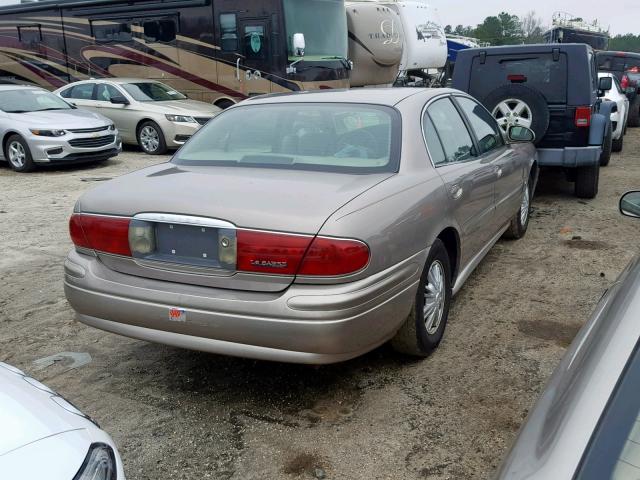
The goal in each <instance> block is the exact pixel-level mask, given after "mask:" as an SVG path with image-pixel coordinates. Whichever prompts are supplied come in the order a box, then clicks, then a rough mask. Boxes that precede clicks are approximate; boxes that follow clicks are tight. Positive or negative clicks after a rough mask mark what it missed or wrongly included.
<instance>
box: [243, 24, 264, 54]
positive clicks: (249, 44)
mask: <svg viewBox="0 0 640 480" xmlns="http://www.w3.org/2000/svg"><path fill="white" fill-rule="evenodd" d="M264 41H265V36H264V26H262V25H246V26H245V27H244V56H245V57H247V59H252V60H263V59H264V58H266V56H267V55H266V50H265V48H264V47H265V44H264Z"/></svg>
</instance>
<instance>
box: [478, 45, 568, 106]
mask: <svg viewBox="0 0 640 480" xmlns="http://www.w3.org/2000/svg"><path fill="white" fill-rule="evenodd" d="M514 83H515V84H520V85H524V86H526V87H529V88H533V89H534V90H537V91H539V92H540V93H542V94H543V95H544V96H545V98H546V99H547V101H548V102H549V103H555V104H566V103H567V56H566V54H564V53H560V56H559V57H558V60H557V61H556V60H554V59H553V55H552V54H551V53H542V54H520V55H487V56H486V57H485V60H484V62H483V61H482V59H481V57H480V56H476V57H475V58H474V59H473V63H472V68H471V81H470V85H471V88H470V92H469V93H470V94H471V95H472V96H474V97H476V98H477V99H479V100H482V99H484V98H486V97H487V95H489V93H491V92H492V91H493V90H495V89H496V88H498V87H499V86H501V85H511V84H514Z"/></svg>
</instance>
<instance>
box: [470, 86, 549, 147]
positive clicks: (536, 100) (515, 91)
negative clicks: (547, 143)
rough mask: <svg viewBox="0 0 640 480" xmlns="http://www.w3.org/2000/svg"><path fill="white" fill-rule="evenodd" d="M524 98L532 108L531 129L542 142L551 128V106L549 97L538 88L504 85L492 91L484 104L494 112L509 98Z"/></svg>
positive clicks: (483, 101)
mask: <svg viewBox="0 0 640 480" xmlns="http://www.w3.org/2000/svg"><path fill="white" fill-rule="evenodd" d="M512 98H513V99H517V100H522V101H523V102H524V103H526V104H527V105H528V106H529V109H530V110H531V127H530V128H531V130H533V132H534V133H535V134H536V142H535V143H538V142H540V140H542V138H543V137H544V135H545V133H547V129H548V128H549V106H548V104H547V99H546V98H544V95H542V94H541V93H540V92H538V91H537V90H534V89H532V88H529V87H525V86H524V85H503V86H501V87H498V88H496V89H495V90H493V91H492V92H490V93H489V94H488V95H487V96H486V97H485V98H484V99H483V100H482V104H483V105H484V106H485V107H486V108H487V110H489V112H492V113H493V110H494V109H495V108H496V106H497V105H498V104H499V103H501V102H503V101H505V100H509V99H512Z"/></svg>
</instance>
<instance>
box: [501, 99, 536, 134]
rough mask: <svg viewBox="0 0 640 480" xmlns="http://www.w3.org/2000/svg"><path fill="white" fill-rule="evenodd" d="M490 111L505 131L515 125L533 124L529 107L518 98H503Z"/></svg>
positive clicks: (527, 125)
mask: <svg viewBox="0 0 640 480" xmlns="http://www.w3.org/2000/svg"><path fill="white" fill-rule="evenodd" d="M491 113H492V114H493V117H494V118H495V119H496V120H497V122H498V125H500V128H502V130H504V132H505V133H506V132H507V131H508V130H509V127H513V126H516V125H517V126H521V127H527V128H531V125H532V124H533V115H532V113H531V107H529V105H528V104H527V103H526V102H524V101H522V100H520V99H518V98H508V99H506V100H503V101H502V102H500V103H498V104H497V105H496V107H495V108H494V109H493V112H491Z"/></svg>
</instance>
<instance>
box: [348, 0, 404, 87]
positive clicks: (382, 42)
mask: <svg viewBox="0 0 640 480" xmlns="http://www.w3.org/2000/svg"><path fill="white" fill-rule="evenodd" d="M346 9H347V28H348V30H349V60H351V61H352V62H353V69H352V71H351V79H350V84H351V86H352V87H364V86H383V85H391V84H393V82H395V80H396V78H397V77H398V72H399V70H400V63H401V61H402V53H403V46H404V30H403V28H402V21H401V20H400V15H399V14H398V13H397V12H396V11H395V9H393V8H391V7H389V6H387V5H382V4H380V3H378V2H372V1H368V0H364V1H349V2H346Z"/></svg>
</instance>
